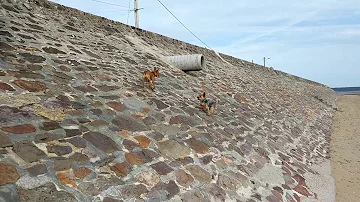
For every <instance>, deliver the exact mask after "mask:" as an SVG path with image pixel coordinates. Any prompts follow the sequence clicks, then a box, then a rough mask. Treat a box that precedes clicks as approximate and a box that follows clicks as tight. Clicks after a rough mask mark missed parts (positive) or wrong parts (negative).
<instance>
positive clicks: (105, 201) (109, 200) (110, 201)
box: [102, 197, 123, 202]
mask: <svg viewBox="0 0 360 202" xmlns="http://www.w3.org/2000/svg"><path fill="white" fill-rule="evenodd" d="M102 202H123V200H119V199H114V198H110V197H105V198H104V199H103V201H102Z"/></svg>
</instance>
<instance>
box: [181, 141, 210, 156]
mask: <svg viewBox="0 0 360 202" xmlns="http://www.w3.org/2000/svg"><path fill="white" fill-rule="evenodd" d="M185 142H186V143H187V144H188V145H189V147H190V148H191V149H193V150H195V151H196V152H198V153H200V154H205V153H208V152H209V147H208V146H206V144H204V143H202V142H200V141H199V140H197V139H195V138H190V139H188V140H185Z"/></svg>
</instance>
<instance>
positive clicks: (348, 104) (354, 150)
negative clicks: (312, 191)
mask: <svg viewBox="0 0 360 202" xmlns="http://www.w3.org/2000/svg"><path fill="white" fill-rule="evenodd" d="M330 147H331V167H332V175H333V178H334V180H335V186H336V188H335V189H336V201H337V202H343V201H344V202H352V201H353V202H358V201H360V191H359V190H360V95H343V96H340V97H339V100H338V111H337V112H336V113H335V116H334V122H333V125H332V134H331V143H330Z"/></svg>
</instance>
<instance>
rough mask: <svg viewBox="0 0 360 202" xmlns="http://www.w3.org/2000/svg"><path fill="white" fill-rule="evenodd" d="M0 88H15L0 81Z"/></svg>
mask: <svg viewBox="0 0 360 202" xmlns="http://www.w3.org/2000/svg"><path fill="white" fill-rule="evenodd" d="M0 90H8V91H15V89H14V88H13V87H12V86H10V85H9V84H7V83H3V82H0Z"/></svg>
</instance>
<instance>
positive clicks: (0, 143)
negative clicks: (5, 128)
mask: <svg viewBox="0 0 360 202" xmlns="http://www.w3.org/2000/svg"><path fill="white" fill-rule="evenodd" d="M12 146H13V143H12V142H11V141H10V139H9V137H8V136H7V135H5V134H4V133H3V132H1V131H0V148H5V147H12Z"/></svg>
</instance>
